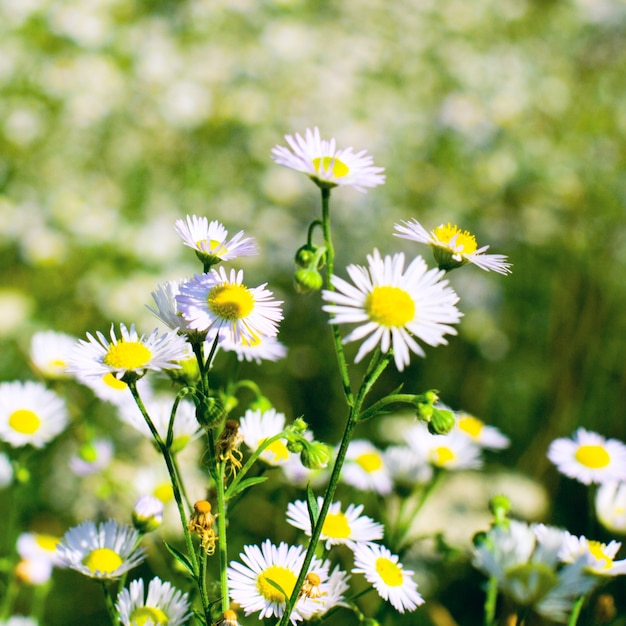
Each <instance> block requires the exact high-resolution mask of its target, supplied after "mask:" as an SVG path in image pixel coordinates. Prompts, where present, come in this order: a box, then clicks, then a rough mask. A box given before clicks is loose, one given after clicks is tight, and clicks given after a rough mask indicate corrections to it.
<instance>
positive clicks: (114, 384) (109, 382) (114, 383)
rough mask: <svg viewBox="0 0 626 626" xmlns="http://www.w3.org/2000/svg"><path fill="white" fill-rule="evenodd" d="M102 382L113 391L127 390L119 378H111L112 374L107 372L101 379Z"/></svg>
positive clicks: (126, 386)
mask: <svg viewBox="0 0 626 626" xmlns="http://www.w3.org/2000/svg"><path fill="white" fill-rule="evenodd" d="M102 382H103V383H104V384H105V385H106V386H107V387H111V389H115V391H122V390H123V389H127V388H128V385H127V384H126V383H125V382H124V381H123V380H120V379H119V378H116V377H115V376H113V374H112V373H111V372H107V373H106V374H105V375H104V376H103V377H102Z"/></svg>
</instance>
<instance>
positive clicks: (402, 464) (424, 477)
mask: <svg viewBox="0 0 626 626" xmlns="http://www.w3.org/2000/svg"><path fill="white" fill-rule="evenodd" d="M383 454H384V457H385V465H386V466H387V468H388V469H389V474H390V475H391V478H392V479H393V481H394V483H395V484H396V485H398V486H406V487H413V486H414V485H425V484H427V483H429V482H430V481H431V480H432V478H433V473H434V472H433V466H432V465H431V464H430V463H429V462H428V460H427V459H426V457H420V456H418V455H416V454H415V452H414V451H413V450H412V449H411V448H410V447H409V446H389V447H388V448H386V449H385V451H384V453H383Z"/></svg>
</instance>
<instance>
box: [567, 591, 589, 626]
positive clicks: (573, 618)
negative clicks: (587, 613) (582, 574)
mask: <svg viewBox="0 0 626 626" xmlns="http://www.w3.org/2000/svg"><path fill="white" fill-rule="evenodd" d="M584 602H585V596H580V598H578V600H576V602H574V608H573V609H572V614H571V615H570V618H569V622H567V626H576V624H577V623H578V618H579V617H580V612H581V611H582V608H583V604H584Z"/></svg>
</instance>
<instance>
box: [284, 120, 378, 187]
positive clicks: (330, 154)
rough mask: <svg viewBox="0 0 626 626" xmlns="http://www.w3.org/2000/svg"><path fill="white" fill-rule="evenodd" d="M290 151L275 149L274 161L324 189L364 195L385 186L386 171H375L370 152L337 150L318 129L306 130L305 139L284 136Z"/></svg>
mask: <svg viewBox="0 0 626 626" xmlns="http://www.w3.org/2000/svg"><path fill="white" fill-rule="evenodd" d="M285 139H286V141H287V143H288V144H289V148H285V147H284V146H276V147H274V148H273V149H272V158H273V159H274V161H276V163H278V164H279V165H284V166H285V167H290V168H291V169H293V170H296V171H298V172H303V173H304V174H307V175H308V176H309V177H310V178H311V180H312V181H313V182H314V183H315V184H316V185H318V186H319V187H321V188H327V189H328V188H332V187H337V186H347V187H354V188H355V189H357V190H358V191H362V192H365V191H367V190H366V187H376V186H378V185H382V184H383V183H384V182H385V176H384V175H383V174H382V172H384V171H385V168H383V167H376V166H375V165H374V159H373V158H372V157H371V156H366V153H367V150H361V151H360V152H357V153H356V154H355V153H354V151H353V149H352V148H351V147H350V148H345V149H342V150H337V149H336V146H335V139H334V138H333V139H331V140H330V141H325V140H323V139H322V138H321V136H320V131H319V129H318V128H317V127H315V128H314V129H313V130H311V129H309V128H307V129H306V133H305V136H304V137H302V136H301V135H299V134H298V133H296V135H295V137H293V136H292V135H285Z"/></svg>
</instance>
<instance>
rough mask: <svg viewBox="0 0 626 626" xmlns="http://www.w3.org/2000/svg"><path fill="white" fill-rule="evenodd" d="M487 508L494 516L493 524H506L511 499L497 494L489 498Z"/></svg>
mask: <svg viewBox="0 0 626 626" xmlns="http://www.w3.org/2000/svg"><path fill="white" fill-rule="evenodd" d="M489 510H490V511H491V513H492V514H493V516H494V518H495V520H494V525H496V526H506V525H508V523H509V521H508V520H507V515H508V513H509V511H510V510H511V501H510V500H509V499H508V498H507V497H506V496H503V495H498V496H494V497H493V498H491V500H490V502H489Z"/></svg>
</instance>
